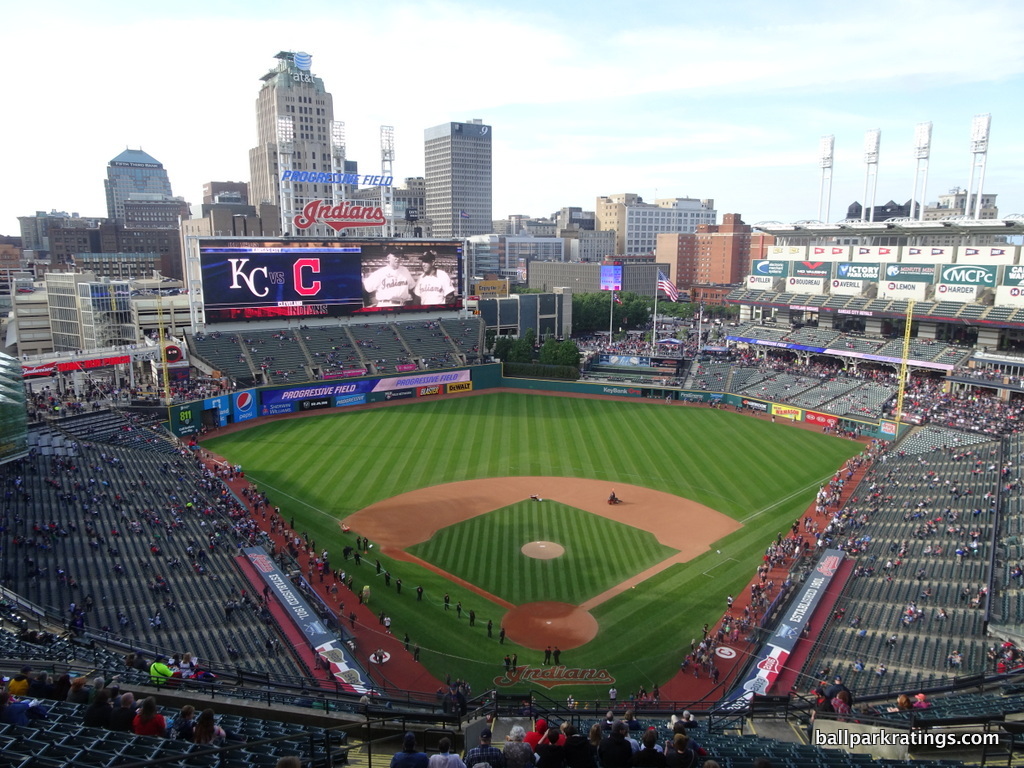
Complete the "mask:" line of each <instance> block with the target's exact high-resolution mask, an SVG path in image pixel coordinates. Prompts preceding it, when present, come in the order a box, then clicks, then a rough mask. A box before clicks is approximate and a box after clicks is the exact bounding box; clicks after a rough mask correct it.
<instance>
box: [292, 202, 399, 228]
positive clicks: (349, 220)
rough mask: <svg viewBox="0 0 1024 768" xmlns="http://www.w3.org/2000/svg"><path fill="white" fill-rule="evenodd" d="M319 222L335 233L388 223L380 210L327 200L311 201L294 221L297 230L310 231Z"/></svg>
mask: <svg viewBox="0 0 1024 768" xmlns="http://www.w3.org/2000/svg"><path fill="white" fill-rule="evenodd" d="M318 221H322V222H323V223H324V224H326V225H327V226H328V227H330V228H331V229H333V230H334V231H335V232H339V231H341V230H343V229H349V228H350V227H382V226H384V224H385V223H386V220H385V219H384V211H382V210H381V209H380V208H371V207H370V206H368V205H356V204H355V203H340V204H339V205H334V204H333V203H329V202H327V201H326V200H310V201H309V202H308V203H306V207H305V208H303V209H302V213H300V214H299V215H298V216H296V217H295V218H294V219H292V222H293V223H294V224H295V227H296V228H297V229H308V228H309V227H312V226H313V225H314V224H316V223H317V222H318Z"/></svg>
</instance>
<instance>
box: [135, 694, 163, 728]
mask: <svg viewBox="0 0 1024 768" xmlns="http://www.w3.org/2000/svg"><path fill="white" fill-rule="evenodd" d="M132 730H133V731H134V732H135V733H136V734H137V735H139V736H167V721H166V720H164V716H163V715H161V714H160V713H159V712H157V711H156V699H154V698H153V697H152V696H150V697H149V698H146V699H143V701H142V707H141V708H140V709H139V714H137V715H136V716H135V720H133V721H132Z"/></svg>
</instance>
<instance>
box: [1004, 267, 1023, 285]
mask: <svg viewBox="0 0 1024 768" xmlns="http://www.w3.org/2000/svg"><path fill="white" fill-rule="evenodd" d="M1021 283H1024V264H1019V265H1015V266H1007V267H1003V282H1002V284H1003V285H1020V284H1021Z"/></svg>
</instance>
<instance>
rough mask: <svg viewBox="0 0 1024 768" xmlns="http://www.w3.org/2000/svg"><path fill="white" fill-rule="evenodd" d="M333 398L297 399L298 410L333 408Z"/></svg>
mask: <svg viewBox="0 0 1024 768" xmlns="http://www.w3.org/2000/svg"><path fill="white" fill-rule="evenodd" d="M333 407H334V398H331V397H312V398H310V399H309V400H299V402H298V410H300V411H316V410H319V409H321V408H333Z"/></svg>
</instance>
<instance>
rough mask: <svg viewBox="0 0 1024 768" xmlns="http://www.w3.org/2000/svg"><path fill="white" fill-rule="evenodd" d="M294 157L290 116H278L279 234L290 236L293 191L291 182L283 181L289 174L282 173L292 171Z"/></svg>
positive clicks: (293, 139) (293, 205)
mask: <svg viewBox="0 0 1024 768" xmlns="http://www.w3.org/2000/svg"><path fill="white" fill-rule="evenodd" d="M294 156H295V122H294V120H293V118H292V117H291V116H290V115H278V118H277V164H278V170H279V173H278V179H279V181H278V182H277V183H278V184H279V185H280V186H279V187H278V189H279V190H280V198H281V234H282V235H287V234H291V226H292V219H293V218H294V216H295V190H294V188H293V187H292V182H291V181H290V180H289V181H284V177H285V176H290V175H291V174H287V173H284V171H290V170H292V160H293V158H294Z"/></svg>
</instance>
